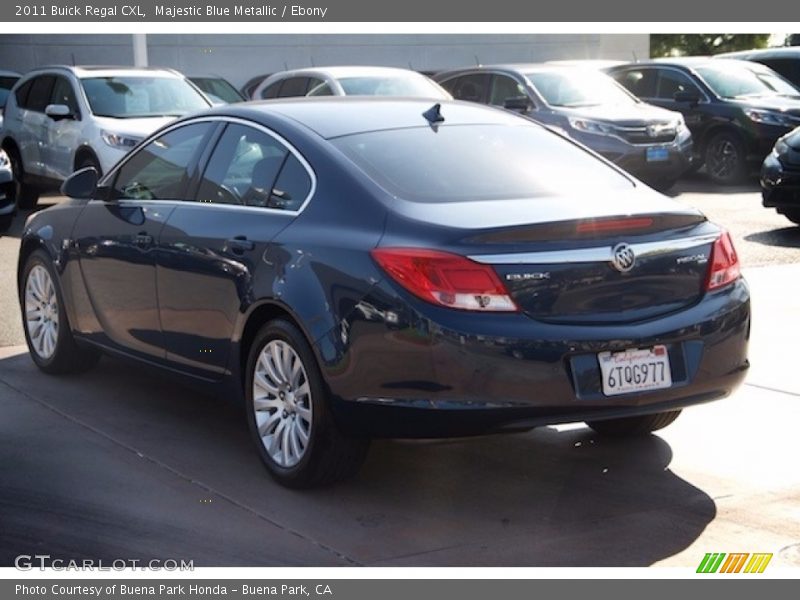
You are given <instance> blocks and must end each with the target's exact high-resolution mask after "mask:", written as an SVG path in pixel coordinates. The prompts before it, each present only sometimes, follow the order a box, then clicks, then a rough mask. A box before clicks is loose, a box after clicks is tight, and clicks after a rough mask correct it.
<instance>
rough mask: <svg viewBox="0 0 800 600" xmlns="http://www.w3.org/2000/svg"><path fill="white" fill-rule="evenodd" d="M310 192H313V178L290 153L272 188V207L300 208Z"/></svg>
mask: <svg viewBox="0 0 800 600" xmlns="http://www.w3.org/2000/svg"><path fill="white" fill-rule="evenodd" d="M309 193H311V178H310V177H309V175H308V171H306V169H305V167H304V166H303V165H302V164H300V161H299V160H298V159H297V157H296V156H295V155H294V154H289V156H287V157H286V162H285V163H284V165H283V169H281V173H280V175H278V179H277V181H276V182H275V185H274V187H273V188H272V195H271V198H270V204H271V207H272V208H282V209H284V210H298V209H299V208H300V207H301V206H302V205H303V202H304V201H305V199H306V198H307V197H308V194H309Z"/></svg>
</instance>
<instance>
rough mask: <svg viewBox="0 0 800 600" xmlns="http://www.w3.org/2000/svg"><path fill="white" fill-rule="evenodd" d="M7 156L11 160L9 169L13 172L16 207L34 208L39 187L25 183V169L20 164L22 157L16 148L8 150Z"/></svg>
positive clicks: (37, 199)
mask: <svg viewBox="0 0 800 600" xmlns="http://www.w3.org/2000/svg"><path fill="white" fill-rule="evenodd" d="M8 158H9V160H10V161H11V171H12V172H13V173H14V183H15V186H14V198H15V200H16V203H17V208H22V209H30V208H35V207H36V204H37V203H38V202H39V194H40V191H39V189H38V188H36V187H34V186H32V185H30V184H27V183H25V170H24V168H23V166H22V159H21V158H20V156H19V153H18V152H17V151H16V150H10V151H9V152H8Z"/></svg>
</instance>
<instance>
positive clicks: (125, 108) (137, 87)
mask: <svg viewBox="0 0 800 600" xmlns="http://www.w3.org/2000/svg"><path fill="white" fill-rule="evenodd" d="M81 85H83V89H84V91H85V92H86V97H87V98H88V99H89V106H90V107H91V109H92V112H93V113H94V114H95V115H97V116H98V117H116V118H121V119H126V118H127V119H130V118H135V117H158V116H175V117H178V116H181V115H184V114H186V113H189V112H192V111H196V110H202V109H204V108H208V102H206V99H205V98H204V97H203V96H202V95H201V94H200V92H198V91H197V90H196V89H195V88H194V87H192V86H191V85H190V84H189V83H188V82H187V81H186V80H184V79H182V78H178V77H91V78H88V79H82V80H81Z"/></svg>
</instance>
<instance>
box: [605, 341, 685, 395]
mask: <svg viewBox="0 0 800 600" xmlns="http://www.w3.org/2000/svg"><path fill="white" fill-rule="evenodd" d="M597 360H598V361H599V362H600V372H601V373H602V375H603V393H604V394H605V395H606V396H618V395H620V394H629V393H631V392H641V391H644V390H660V389H663V388H668V387H670V386H671V385H672V372H671V371H670V368H669V354H668V353H667V348H666V346H653V347H652V348H644V349H634V350H625V351H624V352H601V353H600V354H598V355H597Z"/></svg>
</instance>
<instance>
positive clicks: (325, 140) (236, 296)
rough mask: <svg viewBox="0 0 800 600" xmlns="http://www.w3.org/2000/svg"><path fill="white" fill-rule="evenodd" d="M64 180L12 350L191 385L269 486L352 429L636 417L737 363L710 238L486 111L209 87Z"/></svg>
mask: <svg viewBox="0 0 800 600" xmlns="http://www.w3.org/2000/svg"><path fill="white" fill-rule="evenodd" d="M63 191H64V193H65V194H67V195H69V196H71V197H72V198H75V200H74V201H72V202H69V203H63V204H60V205H58V206H55V207H53V208H51V209H48V210H46V211H42V212H40V213H36V214H35V215H34V216H32V217H31V218H30V219H29V220H28V222H27V224H26V226H25V229H24V232H23V234H22V236H21V249H20V257H19V290H20V302H21V306H22V314H23V315H24V322H23V325H24V330H25V336H26V340H27V342H28V346H29V348H30V352H31V356H32V358H33V361H34V362H35V363H36V365H37V366H38V367H39V368H40V369H41V370H42V371H44V372H46V373H65V372H70V371H77V370H81V369H85V368H88V367H90V366H91V365H92V364H93V363H94V362H95V361H96V360H97V353H98V351H105V352H111V353H114V354H118V355H122V356H126V357H128V358H133V359H138V360H141V361H144V362H147V363H148V364H150V365H158V366H161V367H164V369H165V372H167V373H172V374H173V375H178V374H180V375H182V376H183V378H184V379H186V380H192V381H195V382H197V383H200V384H201V385H202V386H203V387H204V388H205V389H214V386H216V389H217V390H218V391H220V393H222V394H223V395H226V396H228V397H230V398H233V399H237V400H242V401H244V406H245V410H246V415H247V421H248V423H249V427H250V431H251V434H252V436H253V439H254V441H255V444H256V448H257V450H258V452H259V454H260V456H261V459H262V460H263V461H264V463H265V465H266V467H267V468H268V469H269V471H270V472H271V473H272V475H273V476H274V477H275V478H276V479H277V480H278V481H280V482H281V483H283V484H286V485H290V486H308V485H314V484H321V483H325V482H330V481H334V480H337V479H340V478H343V477H345V476H347V475H349V474H352V473H353V472H354V471H355V470H356V469H357V468H358V466H359V464H360V463H361V461H362V460H363V458H364V456H365V453H366V451H367V446H368V443H369V442H368V440H369V439H370V438H371V437H382V436H389V437H424V438H429V437H438V436H461V435H468V434H477V433H482V432H489V431H495V432H496V431H509V430H519V429H529V428H531V427H534V426H537V425H545V424H551V423H564V422H574V421H586V422H588V423H589V425H590V426H591V427H593V428H594V429H596V430H597V431H599V432H601V433H606V434H612V435H628V434H640V433H645V432H649V431H652V430H655V429H659V428H661V427H664V426H666V425H668V424H669V423H671V422H672V421H673V420H675V418H676V417H677V416H678V413H679V412H680V410H681V409H682V408H684V407H687V406H690V405H693V404H697V403H700V402H706V401H710V400H715V399H718V398H722V397H724V396H726V395H728V394H729V393H730V392H731V390H733V389H734V388H735V387H736V385H737V384H738V383H739V382H740V381H741V380H742V378H743V377H744V375H745V372H746V370H747V367H748V362H747V340H748V335H749V331H750V308H749V293H748V289H747V286H746V284H745V283H744V281H743V280H742V279H741V277H740V275H739V262H738V259H737V256H736V252H735V250H734V248H733V245H732V242H731V238H730V236H729V235H728V234H727V233H726V232H724V231H722V230H721V229H720V228H719V227H717V226H715V225H713V224H711V223H709V222H708V221H707V220H706V219H705V217H703V215H702V214H700V213H699V212H698V211H696V210H695V209H692V208H689V207H686V206H684V205H682V204H679V203H677V202H674V201H672V200H670V199H668V198H665V197H663V196H661V195H659V194H657V193H656V192H654V191H653V190H651V189H649V188H648V187H647V186H643V185H642V184H641V183H639V182H638V181H637V180H636V179H633V178H632V177H631V176H630V175H628V174H626V173H625V172H624V171H622V170H621V169H618V168H616V167H614V166H613V165H610V164H609V163H608V162H607V161H604V160H601V159H599V158H597V157H596V155H595V154H593V153H591V152H590V151H588V150H586V149H585V148H584V147H583V146H581V145H579V144H576V143H575V142H572V141H570V140H567V139H565V138H564V137H562V136H560V135H557V134H555V133H552V132H550V131H548V130H547V129H546V128H544V127H541V126H539V125H537V124H535V123H533V122H531V121H528V120H525V119H520V118H519V117H517V116H515V115H512V114H510V113H507V112H504V111H499V110H494V109H491V108H487V107H483V106H479V105H473V104H469V103H463V102H452V101H441V102H440V103H436V104H434V105H432V103H431V101H429V100H421V99H407V98H404V99H396V98H384V99H374V98H373V99H356V98H338V99H333V98H329V99H321V98H316V99H295V100H291V101H280V100H276V101H274V102H270V103H260V104H242V105H232V106H227V107H224V108H217V109H214V110H212V111H209V112H206V113H202V114H199V115H194V116H191V117H187V118H185V119H182V120H180V121H178V122H175V123H172V124H170V125H168V126H167V127H166V128H163V129H161V130H160V131H159V132H157V133H156V134H154V135H153V136H151V137H150V138H149V139H147V140H146V141H145V142H143V143H142V144H141V145H140V146H138V147H137V148H136V149H135V150H134V151H133V152H132V153H131V154H129V155H128V156H127V157H125V158H124V159H122V160H121V161H120V162H119V163H118V164H117V165H116V166H115V167H114V168H113V169H112V170H111V171H110V172H108V173H107V174H106V175H105V176H104V177H103V178H102V179H101V180H100V181H99V184H98V182H97V177H96V174H95V172H94V169H92V168H88V169H83V170H80V171H78V172H76V173H75V174H74V175H72V177H71V178H70V179H69V180H67V181H66V182H65V184H64V190H63ZM56 265H57V267H56Z"/></svg>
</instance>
